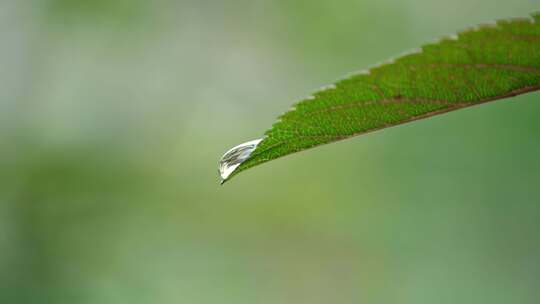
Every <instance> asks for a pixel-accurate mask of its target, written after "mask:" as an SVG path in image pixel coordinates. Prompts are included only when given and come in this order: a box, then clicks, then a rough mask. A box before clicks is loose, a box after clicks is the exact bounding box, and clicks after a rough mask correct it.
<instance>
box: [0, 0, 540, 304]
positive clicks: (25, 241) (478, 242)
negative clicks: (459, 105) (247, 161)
mask: <svg viewBox="0 0 540 304" xmlns="http://www.w3.org/2000/svg"><path fill="white" fill-rule="evenodd" d="M538 9H540V2H538V1H535V0H512V1H501V0H497V1H494V0H455V1H446V0H405V1H391V0H377V1H368V0H345V1H324V0H316V1H314V0H311V1H288V0H278V1H261V0H255V1H254V0H250V1H248V0H235V1H204V0H191V1H173V0H156V1H145V0H93V1H90V0H88V1H75V0H24V1H22V0H3V1H0V38H1V41H2V46H1V47H0V70H1V73H0V81H1V86H0V87H1V90H0V146H1V151H2V152H1V154H0V181H1V183H0V302H1V303H70V304H74V303H100V304H103V303H186V304H199V303H204V304H206V303H220V304H221V303H235V304H240V303H294V304H301V303H310V304H316V303H401V304H403V303H411V304H412V303H414V304H419V303H538V301H539V299H540V291H539V288H538V287H540V286H539V284H540V235H539V229H540V187H539V182H540V158H539V154H540V140H539V137H538V133H539V132H540V120H539V119H538V115H539V113H540V103H539V102H538V99H539V97H540V95H539V94H538V93H534V94H529V95H526V96H519V97H516V98H512V99H508V100H504V101H498V102H495V103H491V104H487V105H483V106H478V107H473V108H469V109H465V110H460V111H457V112H453V113H450V114H447V115H443V116H439V117H434V118H431V119H428V120H424V121H419V122H416V123H413V124H408V125H404V126H401V127H397V128H391V129H386V130H383V131H380V132H376V133H373V134H369V135H366V136H363V137H358V138H354V139H351V140H347V141H343V142H339V143H336V144H332V145H327V146H323V147H321V148H318V149H314V150H309V151H306V152H303V153H300V154H295V155H293V156H289V157H286V158H283V159H280V160H277V161H274V162H271V163H268V164H264V165H262V166H260V167H257V168H254V169H252V170H248V171H246V172H244V173H242V174H241V175H239V176H238V177H236V178H235V179H233V180H232V181H231V182H230V183H228V184H226V185H224V186H223V187H220V186H219V178H218V175H217V172H216V171H217V161H218V159H219V157H220V156H221V154H222V153H223V152H225V151H226V150H227V149H228V148H230V147H231V146H234V145H236V144H239V143H241V142H244V141H247V140H251V139H255V138H258V137H260V136H261V135H262V134H263V132H264V131H265V130H266V129H267V128H269V127H270V126H271V124H272V123H273V122H274V120H275V118H276V116H278V115H279V114H281V113H282V112H283V111H285V110H287V109H288V108H289V107H290V106H291V104H292V103H293V102H295V101H296V100H299V99H300V98H302V97H304V96H307V95H309V94H310V93H311V92H313V91H314V90H316V89H317V88H319V87H321V86H323V85H326V84H329V83H331V82H333V81H335V80H337V79H339V78H341V77H342V76H344V75H346V74H347V73H349V72H352V71H355V70H360V69H363V68H366V67H368V66H370V65H372V64H374V63H377V62H381V61H384V60H386V59H388V58H389V57H392V56H395V55H396V54H399V53H401V52H403V51H406V50H409V49H412V48H415V47H418V46H419V45H421V44H423V43H425V42H430V41H434V40H435V39H437V38H438V37H440V36H442V35H447V34H452V33H454V32H456V31H458V30H462V29H465V28H466V27H468V26H470V25H475V24H478V23H485V22H489V21H492V20H495V19H499V18H507V17H520V16H522V17H523V16H526V15H527V14H528V13H530V12H532V11H535V10H538Z"/></svg>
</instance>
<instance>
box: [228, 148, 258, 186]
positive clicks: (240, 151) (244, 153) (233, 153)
mask: <svg viewBox="0 0 540 304" xmlns="http://www.w3.org/2000/svg"><path fill="white" fill-rule="evenodd" d="M261 141H262V138H260V139H255V140H252V141H248V142H245V143H243V144H240V145H238V146H236V147H234V148H232V149H230V150H229V151H227V152H225V154H223V156H222V157H221V159H220V160H219V175H220V176H221V184H223V183H224V182H225V181H227V178H228V177H229V176H230V175H231V173H233V172H234V170H236V168H238V166H240V165H241V164H242V163H243V162H244V161H245V160H246V159H248V158H249V156H250V155H251V153H252V152H253V151H254V150H255V148H257V145H258V144H259V143H260V142H261Z"/></svg>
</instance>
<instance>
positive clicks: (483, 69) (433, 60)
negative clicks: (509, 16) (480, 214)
mask: <svg viewBox="0 0 540 304" xmlns="http://www.w3.org/2000/svg"><path fill="white" fill-rule="evenodd" d="M538 89H540V14H539V13H536V14H533V15H532V18H530V19H525V18H523V19H513V20H502V21H498V22H497V23H496V24H492V25H482V26H479V27H476V28H473V29H469V30H466V31H463V32H461V33H459V34H458V35H457V36H454V37H448V38H444V39H442V40H440V41H439V42H437V43H434V44H428V45H425V46H423V47H422V48H421V50H419V51H418V52H415V53H411V54H408V55H405V56H402V57H400V58H398V59H396V60H394V61H392V62H389V63H386V64H383V65H380V66H377V67H374V68H372V69H370V70H368V71H366V72H362V73H359V74H356V75H353V76H350V77H348V78H346V79H343V80H341V81H339V82H337V83H336V84H335V85H331V86H328V87H326V88H324V89H322V90H320V91H318V92H316V93H315V94H313V96H310V97H308V98H306V99H304V100H301V101H300V102H299V103H297V104H296V105H295V106H294V107H293V108H291V109H290V110H289V111H288V112H286V113H285V114H283V115H282V116H280V117H279V119H278V121H277V122H276V123H275V124H274V125H273V126H272V128H271V129H270V130H268V131H266V133H265V137H264V139H263V140H262V141H261V142H260V143H259V144H258V145H257V147H256V148H255V149H254V151H253V152H252V153H251V154H250V156H249V157H248V158H247V159H245V160H244V161H243V162H242V163H241V164H240V165H239V166H238V167H236V169H235V170H234V171H233V172H232V174H231V175H230V176H227V177H226V178H230V177H231V176H233V175H235V174H238V173H239V172H241V171H243V170H245V169H248V168H251V167H253V166H256V165H259V164H262V163H264V162H267V161H270V160H273V159H276V158H279V157H282V156H285V155H288V154H291V153H294V152H298V151H302V150H305V149H308V148H311V147H314V146H318V145H322V144H327V143H331V142H334V141H337V140H342V139H345V138H349V137H352V136H356V135H361V134H364V133H367V132H371V131H374V130H379V129H383V128H387V127H391V126H395V125H398V124H403V123H406V122H411V121H415V120H418V119H422V118H427V117H430V116H434V115H438V114H442V113H446V112H449V111H453V110H457V109H461V108H465V107H469V106H473V105H477V104H482V103H485V102H489V101H493V100H497V99H502V98H506V97H511V96H515V95H519V94H522V93H526V92H530V91H535V90H538Z"/></svg>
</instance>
